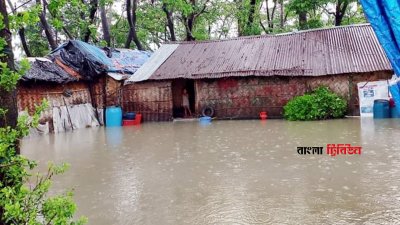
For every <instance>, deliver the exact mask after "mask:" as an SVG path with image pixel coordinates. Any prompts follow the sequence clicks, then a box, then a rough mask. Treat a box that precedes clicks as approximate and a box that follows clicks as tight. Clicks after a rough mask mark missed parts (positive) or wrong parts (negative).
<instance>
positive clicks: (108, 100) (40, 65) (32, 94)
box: [17, 40, 150, 133]
mask: <svg viewBox="0 0 400 225" xmlns="http://www.w3.org/2000/svg"><path fill="white" fill-rule="evenodd" d="M149 57H150V53H149V52H145V51H137V50H130V49H100V48H98V47H95V46H92V45H89V44H87V43H85V42H81V41H76V40H71V41H69V42H67V43H65V44H63V45H61V46H59V47H58V48H57V49H55V50H54V51H53V52H51V53H50V54H49V55H48V56H47V57H46V58H32V59H30V61H31V68H30V70H29V71H28V72H27V73H26V74H25V75H24V76H23V78H22V80H21V81H20V82H19V84H18V88H17V90H18V91H17V104H18V110H19V112H20V113H23V112H28V113H29V114H31V113H33V111H34V109H35V105H38V104H40V103H41V102H42V101H43V99H46V100H47V101H48V102H49V108H48V110H47V111H46V112H45V113H44V114H43V115H42V118H41V125H40V126H39V129H40V131H41V132H44V133H46V132H56V133H57V132H63V131H66V130H73V129H78V128H82V127H92V126H98V125H101V124H103V111H104V110H103V109H104V108H105V107H107V106H112V105H120V104H121V97H122V95H121V90H122V88H121V87H122V82H123V81H124V80H125V79H127V78H129V77H131V76H132V75H133V74H134V73H135V72H136V70H137V69H138V68H139V67H140V66H141V65H142V64H144V62H146V61H147V59H148V58H149Z"/></svg>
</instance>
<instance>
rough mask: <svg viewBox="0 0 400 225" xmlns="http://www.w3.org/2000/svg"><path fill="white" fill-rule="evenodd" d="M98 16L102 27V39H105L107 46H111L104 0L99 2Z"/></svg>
mask: <svg viewBox="0 0 400 225" xmlns="http://www.w3.org/2000/svg"><path fill="white" fill-rule="evenodd" d="M100 17H101V27H102V29H103V39H104V41H106V43H107V46H108V47H110V46H111V36H110V27H109V25H108V18H107V12H106V9H105V2H104V1H103V2H100Z"/></svg>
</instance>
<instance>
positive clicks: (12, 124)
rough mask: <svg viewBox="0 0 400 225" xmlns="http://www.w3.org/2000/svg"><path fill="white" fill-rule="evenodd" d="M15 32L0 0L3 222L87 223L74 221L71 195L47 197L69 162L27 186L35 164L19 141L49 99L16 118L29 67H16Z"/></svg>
mask: <svg viewBox="0 0 400 225" xmlns="http://www.w3.org/2000/svg"><path fill="white" fill-rule="evenodd" d="M11 39H12V34H11V32H10V23H9V18H8V13H7V8H6V3H5V0H1V1H0V53H1V54H0V61H1V62H0V67H1V70H0V106H1V107H6V108H0V224H1V225H9V224H18V225H33V224H34V225H42V224H43V225H44V224H48V225H55V224H71V225H72V224H74V225H80V224H84V223H85V222H86V219H85V218H81V219H79V220H78V221H76V222H75V221H74V220H73V216H74V212H75V211H76V205H75V203H74V202H73V200H72V194H71V193H67V194H65V195H59V196H54V197H47V196H46V194H47V193H48V191H49V188H50V186H51V178H52V176H53V175H56V174H60V173H62V172H64V171H65V169H66V168H67V165H61V166H55V165H49V169H48V172H47V173H46V174H44V175H41V174H38V175H36V178H37V182H36V183H34V184H32V185H29V186H28V185H27V183H28V182H29V181H30V178H31V176H32V175H31V173H32V172H31V170H32V169H33V168H34V167H35V166H36V163H35V162H33V161H30V160H28V159H27V158H25V157H23V156H21V155H20V154H19V140H20V139H21V138H23V137H24V136H26V135H27V134H28V132H29V129H30V128H32V127H34V126H37V124H38V122H39V116H40V114H41V112H43V110H44V109H45V108H46V102H44V104H42V105H41V106H38V107H37V111H36V113H35V114H34V115H33V116H32V117H28V116H27V115H25V116H20V117H19V118H18V119H17V115H18V112H17V104H16V98H15V87H16V84H17V81H18V79H19V78H20V76H21V74H23V73H25V72H26V71H27V69H28V67H29V63H28V62H27V61H26V60H23V61H21V62H20V67H19V68H20V69H19V71H16V70H15V65H14V56H13V50H12V41H11Z"/></svg>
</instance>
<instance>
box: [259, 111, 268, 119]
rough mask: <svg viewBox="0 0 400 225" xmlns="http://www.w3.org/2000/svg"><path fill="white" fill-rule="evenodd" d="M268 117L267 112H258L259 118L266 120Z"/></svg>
mask: <svg viewBox="0 0 400 225" xmlns="http://www.w3.org/2000/svg"><path fill="white" fill-rule="evenodd" d="M267 117H268V115H267V112H260V119H261V120H266V119H267Z"/></svg>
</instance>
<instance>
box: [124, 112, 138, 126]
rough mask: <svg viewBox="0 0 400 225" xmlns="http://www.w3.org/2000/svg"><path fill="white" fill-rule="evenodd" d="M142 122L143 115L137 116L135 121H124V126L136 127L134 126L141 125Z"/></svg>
mask: <svg viewBox="0 0 400 225" xmlns="http://www.w3.org/2000/svg"><path fill="white" fill-rule="evenodd" d="M141 121H142V114H136V117H135V119H134V120H123V121H122V126H134V125H139V124H140V123H141Z"/></svg>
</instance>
